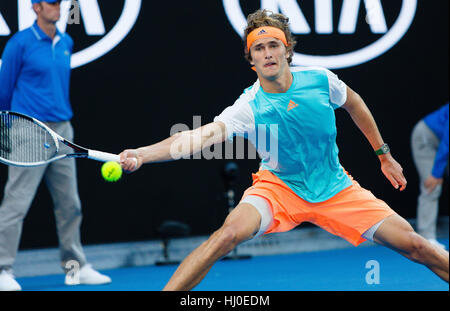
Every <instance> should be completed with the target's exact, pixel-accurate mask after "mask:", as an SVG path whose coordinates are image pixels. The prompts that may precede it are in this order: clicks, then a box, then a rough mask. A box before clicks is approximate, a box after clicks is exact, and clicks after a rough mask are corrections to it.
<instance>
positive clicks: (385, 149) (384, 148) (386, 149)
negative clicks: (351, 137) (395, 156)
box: [375, 144, 391, 155]
mask: <svg viewBox="0 0 450 311" xmlns="http://www.w3.org/2000/svg"><path fill="white" fill-rule="evenodd" d="M390 151H391V149H390V148H389V146H388V144H383V145H382V146H381V148H380V149H378V150H376V151H375V154H376V155H382V154H386V153H389V152H390Z"/></svg>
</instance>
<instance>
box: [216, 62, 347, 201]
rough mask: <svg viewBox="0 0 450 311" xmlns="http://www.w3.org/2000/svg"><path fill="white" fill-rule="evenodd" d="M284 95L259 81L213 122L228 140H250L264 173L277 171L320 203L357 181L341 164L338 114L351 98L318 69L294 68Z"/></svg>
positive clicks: (300, 192)
mask: <svg viewBox="0 0 450 311" xmlns="http://www.w3.org/2000/svg"><path fill="white" fill-rule="evenodd" d="M291 73H292V76H293V82H292V85H291V86H290V88H289V89H288V90H287V92H285V93H267V92H265V91H264V90H263V89H262V87H261V86H260V83H259V80H258V81H256V82H255V84H254V85H253V86H251V87H249V88H247V89H245V90H244V93H243V94H242V95H241V96H240V97H239V99H238V100H236V102H235V103H234V105H232V106H230V107H228V108H226V109H225V110H224V111H223V112H222V113H221V114H220V115H219V116H217V117H215V118H214V122H218V121H220V122H223V123H224V124H225V126H226V129H227V136H228V139H229V140H232V139H233V137H234V136H243V137H246V138H247V139H248V140H249V141H250V142H252V143H253V144H254V146H255V147H256V150H257V151H258V154H259V156H260V158H261V167H260V169H266V170H269V171H270V172H272V173H274V174H275V175H276V176H277V177H278V178H280V179H281V180H282V181H283V182H284V183H285V184H286V185H287V186H288V187H289V188H291V189H292V190H293V191H294V192H295V193H296V194H297V195H298V196H299V197H301V198H302V199H304V200H306V201H308V202H312V203H316V202H323V201H326V200H328V199H329V198H331V197H333V196H334V195H335V194H337V193H338V192H340V191H342V190H343V189H345V188H347V187H349V186H351V184H352V182H351V180H350V178H349V177H348V176H347V174H346V173H345V172H344V169H343V168H342V166H341V164H340V162H339V157H338V153H339V149H338V147H337V144H336V135H337V130H336V119H335V113H334V110H335V109H336V108H338V107H340V106H342V105H343V104H344V103H345V101H346V98H347V92H346V88H347V86H346V85H345V83H344V82H342V81H341V80H339V79H338V77H337V76H336V75H335V74H334V73H332V72H331V71H329V70H327V69H324V68H318V67H296V68H291Z"/></svg>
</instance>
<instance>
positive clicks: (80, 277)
mask: <svg viewBox="0 0 450 311" xmlns="http://www.w3.org/2000/svg"><path fill="white" fill-rule="evenodd" d="M108 283H111V278H110V277H109V276H107V275H104V274H101V273H99V272H98V271H96V270H94V269H93V268H92V266H91V265H90V264H86V265H84V266H83V267H81V269H80V271H78V272H75V273H68V274H66V278H65V281H64V284H66V285H80V284H85V285H101V284H108Z"/></svg>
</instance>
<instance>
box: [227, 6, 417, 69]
mask: <svg viewBox="0 0 450 311" xmlns="http://www.w3.org/2000/svg"><path fill="white" fill-rule="evenodd" d="M222 1H223V6H224V9H225V13H226V14H227V16H228V19H229V21H230V23H231V25H232V26H233V28H234V29H235V31H236V32H237V33H238V34H239V36H240V37H241V38H242V37H243V35H244V29H245V26H246V24H247V21H246V17H245V15H244V13H243V12H242V9H241V6H240V2H239V0H222ZM297 2H299V1H293V0H284V1H282V0H261V7H263V8H267V9H270V10H272V11H274V12H278V11H279V10H281V12H282V13H283V14H285V15H287V16H288V17H289V19H290V23H291V31H292V32H293V33H294V34H306V33H309V32H310V31H309V26H308V24H307V22H306V20H305V18H304V16H303V13H302V11H301V10H300V7H299V5H298V3H297ZM360 2H361V0H344V1H343V5H342V8H341V13H340V17H339V23H338V32H339V33H341V34H353V33H354V32H355V30H356V25H357V20H358V13H359V6H360ZM330 3H331V1H328V0H316V1H315V5H316V11H318V10H320V12H315V13H316V28H315V30H316V31H317V32H318V33H329V32H330V31H332V14H331V15H330V10H331V9H332V6H331V4H330ZM364 4H365V8H366V12H367V15H366V21H367V22H368V24H369V27H370V30H371V31H372V32H373V33H376V34H383V36H382V37H381V38H379V39H378V40H376V41H375V42H373V43H371V44H369V45H368V46H365V47H363V48H361V49H359V50H356V51H352V52H348V53H344V54H340V55H334V54H333V55H308V54H302V53H294V56H293V59H292V65H299V66H322V67H326V68H329V69H335V68H346V67H351V66H356V65H359V64H362V63H365V62H367V61H370V60H372V59H374V58H375V57H378V56H380V55H381V54H383V53H385V52H386V51H388V50H389V49H390V48H392V47H393V46H394V45H395V44H396V43H397V42H398V41H399V40H400V39H401V38H402V37H403V36H404V34H405V33H406V31H408V29H409V27H410V26H411V23H412V21H413V19H414V16H415V13H416V8H417V0H403V1H402V7H401V9H400V14H399V16H398V18H397V20H396V21H395V23H394V24H393V26H392V27H391V28H390V29H389V30H388V29H387V26H386V20H385V17H384V13H383V8H382V5H381V1H380V0H364Z"/></svg>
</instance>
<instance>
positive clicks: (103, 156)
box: [88, 150, 120, 162]
mask: <svg viewBox="0 0 450 311" xmlns="http://www.w3.org/2000/svg"><path fill="white" fill-rule="evenodd" d="M88 158H89V159H93V160H97V161H101V162H108V161H114V162H120V156H119V155H117V154H113V153H107V152H102V151H97V150H89V151H88Z"/></svg>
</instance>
